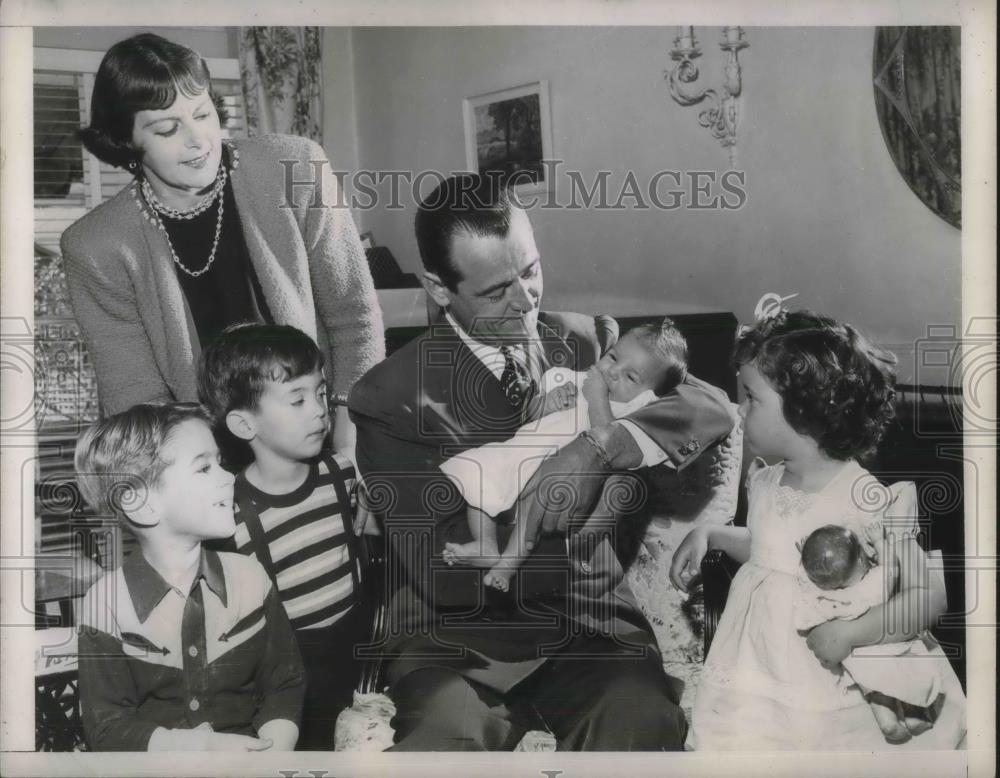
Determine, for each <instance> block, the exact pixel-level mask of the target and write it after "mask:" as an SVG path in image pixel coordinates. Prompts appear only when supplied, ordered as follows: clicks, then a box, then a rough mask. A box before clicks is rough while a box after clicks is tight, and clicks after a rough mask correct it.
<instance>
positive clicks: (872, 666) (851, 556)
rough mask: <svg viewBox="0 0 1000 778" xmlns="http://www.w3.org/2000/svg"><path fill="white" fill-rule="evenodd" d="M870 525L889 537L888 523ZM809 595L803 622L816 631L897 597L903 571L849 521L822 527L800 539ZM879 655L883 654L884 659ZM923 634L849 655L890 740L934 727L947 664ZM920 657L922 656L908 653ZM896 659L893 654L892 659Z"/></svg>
mask: <svg viewBox="0 0 1000 778" xmlns="http://www.w3.org/2000/svg"><path fill="white" fill-rule="evenodd" d="M880 526H881V525H880V524H879V525H878V527H879V529H878V532H874V531H866V534H869V535H871V537H872V539H873V540H877V541H878V542H879V543H882V542H883V541H882V540H881V529H880ZM800 552H801V555H802V568H803V571H804V573H805V576H804V577H802V578H800V587H801V589H802V594H803V597H802V601H801V603H800V607H799V608H798V609H797V611H796V627H797V628H798V629H799V630H803V631H804V630H808V629H811V628H812V627H814V626H816V625H817V624H821V623H823V622H826V621H830V620H832V619H855V618H857V617H859V616H861V615H862V614H863V613H865V612H866V611H867V610H868V609H869V608H871V607H873V606H875V605H878V604H880V603H882V602H885V600H887V599H888V597H889V596H891V594H892V592H893V589H894V588H895V571H894V570H893V571H888V570H886V568H885V567H884V566H880V565H878V564H877V560H878V557H881V558H883V559H892V556H891V555H887V554H884V553H882V554H878V552H876V554H875V558H874V559H873V558H872V557H870V556H869V554H868V553H866V549H865V544H864V543H863V542H862V540H861V539H860V538H859V537H858V536H857V534H855V533H854V532H852V531H851V530H849V529H847V528H845V527H838V526H835V525H832V524H828V525H826V526H824V527H820V528H819V529H817V530H814V531H813V532H812V533H811V534H810V535H809V536H808V537H807V538H806V540H805V541H804V542H803V543H802V544H801V546H800ZM874 657H879V658H881V659H882V661H877V660H876V659H874ZM928 657H929V651H928V649H927V647H926V646H925V644H924V642H923V641H922V640H921V639H920V638H919V637H917V638H915V639H914V640H911V641H907V642H903V643H892V644H883V645H878V646H871V647H867V648H862V649H856V650H855V651H854V653H853V654H852V655H851V656H849V657H848V658H847V659H845V660H844V662H843V666H844V669H845V670H846V671H847V673H848V674H849V676H847V675H846V674H845V682H848V683H849V682H853V683H855V684H857V685H858V687H859V688H861V690H862V691H863V692H864V694H865V698H866V699H867V700H868V703H869V705H870V706H871V709H872V713H873V714H874V716H875V720H876V721H877V722H878V725H879V728H880V729H881V730H882V733H883V734H884V735H885V739H886V740H887V741H888V742H890V743H903V742H906V741H907V740H909V739H910V738H911V737H912V736H913V735H917V734H919V733H921V732H924V731H925V730H928V729H930V728H931V727H932V726H933V723H934V719H935V718H936V712H935V710H934V702H935V701H936V700H937V698H938V694H939V693H940V691H941V688H942V684H943V679H942V678H941V674H940V672H939V665H938V663H937V662H935V661H933V660H932V659H930V658H928ZM908 658H912V659H914V661H906V662H904V661H903V660H904V659H908ZM886 659H890V660H891V661H885V660H886Z"/></svg>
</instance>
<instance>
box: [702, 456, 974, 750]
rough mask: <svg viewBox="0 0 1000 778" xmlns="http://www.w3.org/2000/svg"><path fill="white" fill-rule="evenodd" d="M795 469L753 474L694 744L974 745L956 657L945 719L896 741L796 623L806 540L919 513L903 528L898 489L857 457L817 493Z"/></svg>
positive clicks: (755, 469)
mask: <svg viewBox="0 0 1000 778" xmlns="http://www.w3.org/2000/svg"><path fill="white" fill-rule="evenodd" d="M783 472H784V466H783V465H781V464H779V465H774V466H770V467H769V466H766V465H764V463H763V462H761V461H760V460H758V461H757V462H755V463H754V464H753V466H752V467H751V469H750V474H749V475H748V477H747V488H748V492H749V514H748V519H747V526H748V528H749V530H750V534H751V543H750V559H749V561H748V562H747V563H746V564H744V565H742V566H741V567H740V570H739V572H738V573H737V574H736V577H735V578H734V579H733V583H732V587H731V589H730V592H729V598H728V601H727V602H726V608H725V611H724V612H723V614H722V618H721V619H720V621H719V626H718V630H717V632H716V635H715V637H714V639H713V641H712V645H711V648H710V649H709V654H708V657H707V658H706V661H705V669H704V673H703V675H702V680H701V683H700V685H699V687H698V691H697V693H696V695H695V701H694V708H693V711H692V723H691V730H690V732H689V735H688V741H687V747H688V748H693V749H696V750H704V751H715V750H789V749H801V750H813V751H826V750H851V751H874V750H899V749H915V750H927V749H953V748H956V747H960V746H961V745H964V737H965V697H964V695H963V694H962V688H961V685H960V684H959V682H958V678H957V676H956V675H955V673H954V672H953V671H952V670H951V668H950V667H947V668H946V670H945V676H944V681H943V684H942V690H941V694H943V695H944V697H943V702H942V704H941V709H940V714H939V716H938V719H937V721H936V722H935V724H934V726H933V727H932V728H931V729H929V730H928V731H926V732H924V733H922V734H920V735H917V736H916V737H914V738H912V739H911V740H910V741H908V742H907V743H905V744H903V745H891V744H889V743H887V742H886V740H885V738H884V736H883V735H882V731H881V730H880V729H879V727H878V724H877V723H876V721H875V718H874V716H873V714H872V712H871V709H870V708H869V705H868V703H867V702H866V701H865V699H864V697H863V696H862V692H861V690H860V689H859V688H858V686H856V685H854V684H845V683H843V682H841V675H842V673H843V669H842V668H837V670H827V669H826V668H824V667H823V666H822V665H821V664H820V662H819V660H818V659H817V658H816V656H815V655H814V654H813V653H812V651H810V650H809V647H808V646H807V645H806V639H805V636H804V635H803V634H800V633H799V632H798V631H797V630H796V628H795V614H796V605H797V603H798V601H799V597H800V589H799V585H798V582H797V575H798V572H799V570H800V561H799V560H800V554H799V550H798V548H797V547H796V543H798V542H799V541H800V540H802V539H804V538H805V537H806V536H807V535H808V534H809V533H810V532H812V531H813V530H814V529H817V528H818V527H821V526H823V525H826V524H836V525H839V526H844V527H848V528H850V529H851V530H853V531H855V532H857V533H858V534H859V535H861V536H864V531H865V528H866V527H868V526H869V525H871V524H872V523H873V522H877V521H882V520H883V519H884V525H885V527H886V530H887V531H892V532H893V533H895V534H896V536H897V537H898V536H899V534H900V533H901V532H904V531H906V532H913V531H914V530H915V518H916V517H915V516H912V517H909V519H908V521H906V524H907V526H906V527H903V526H901V524H900V521H901V519H900V518H898V517H895V516H893V517H892V518H891V519H890V518H889V517H888V516H885V515H884V514H886V506H887V505H888V503H889V499H888V490H887V489H886V488H885V487H883V486H881V485H880V484H879V483H878V481H877V480H876V479H875V478H874V477H873V476H871V475H870V474H869V473H868V472H867V471H866V470H864V469H863V468H862V467H861V466H860V465H858V464H857V463H855V462H847V463H845V466H844V467H843V469H842V470H841V471H840V472H839V473H838V474H837V475H836V476H835V477H834V478H833V479H832V480H831V481H830V483H829V484H827V485H826V487H825V488H824V489H823V490H822V491H820V492H818V493H816V494H806V493H803V492H800V491H797V490H794V489H790V488H788V487H785V486H781V485H780V481H781V476H782V474H783ZM890 528H891V530H890ZM931 654H932V655H933V659H934V660H935V661H940V662H942V664H943V665H947V659H946V658H945V657H944V654H943V652H942V651H941V648H940V646H937V645H934V646H933V649H932V651H931ZM922 661H930V660H929V659H927V660H922Z"/></svg>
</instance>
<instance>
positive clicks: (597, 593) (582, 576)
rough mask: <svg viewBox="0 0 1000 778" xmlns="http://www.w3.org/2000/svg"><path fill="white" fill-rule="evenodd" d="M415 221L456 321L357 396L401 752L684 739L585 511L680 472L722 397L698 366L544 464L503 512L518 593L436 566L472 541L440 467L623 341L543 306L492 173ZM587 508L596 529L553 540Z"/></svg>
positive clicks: (677, 744) (508, 429)
mask: <svg viewBox="0 0 1000 778" xmlns="http://www.w3.org/2000/svg"><path fill="white" fill-rule="evenodd" d="M416 232H417V242H418V245H419V249H420V255H421V259H422V261H423V264H424V268H425V273H424V276H423V281H424V285H425V287H426V289H427V292H428V294H429V295H430V296H431V297H432V299H433V300H434V301H435V302H436V303H437V304H438V305H440V306H442V307H443V308H444V310H445V313H444V316H443V317H442V318H441V319H440V320H439V321H438V322H436V323H435V324H434V325H433V326H432V327H431V329H430V330H429V331H428V332H427V333H425V334H424V335H422V336H420V337H419V338H417V339H416V340H414V341H412V342H411V343H409V344H407V345H406V346H404V347H403V348H402V349H400V350H399V351H397V352H396V353H394V354H393V355H392V356H391V357H390V358H389V359H387V360H385V361H384V362H382V363H381V364H379V365H377V366H376V367H374V368H373V369H372V370H370V371H369V372H368V373H367V374H366V375H365V376H364V377H363V378H362V379H361V380H360V381H359V382H358V383H357V384H356V385H355V387H354V389H353V391H352V392H351V396H350V400H349V404H350V411H351V416H352V418H353V419H354V421H355V424H356V425H357V430H358V442H357V454H358V465H359V467H360V469H361V471H362V474H363V475H364V477H365V483H366V487H367V490H368V493H369V495H370V498H371V500H372V503H373V504H372V506H371V507H372V509H373V510H374V511H375V512H376V513H378V514H379V515H381V516H382V517H383V518H384V520H385V531H386V536H387V540H388V542H389V548H390V559H391V560H393V561H392V565H393V566H392V567H391V568H390V573H389V576H390V578H389V580H390V581H391V582H392V584H393V585H394V584H395V583H396V582H398V583H399V584H401V585H400V586H399V589H398V590H397V591H396V593H395V595H394V598H393V601H392V602H391V603H390V606H389V630H388V634H389V636H390V637H389V638H388V641H387V643H386V644H384V645H382V646H379V647H377V648H376V649H375V650H378V651H381V652H382V654H383V655H384V656H387V657H390V658H392V660H393V661H392V662H391V664H390V665H389V668H388V681H389V684H390V694H391V696H392V697H393V699H394V701H395V703H396V708H397V714H396V717H395V719H394V722H393V724H394V727H395V730H396V744H395V746H394V749H396V750H423V751H428V750H503V749H511V748H513V747H514V746H515V745H516V744H517V742H518V741H519V740H520V738H521V737H522V735H523V734H524V732H525V731H526V730H528V729H533V728H535V729H540V728H544V729H548V730H550V731H551V732H552V733H553V734H554V735H555V737H556V739H557V741H558V742H559V747H560V748H561V749H563V750H636V751H648V750H679V749H681V748H682V745H683V742H684V737H685V734H686V731H687V724H686V722H685V720H684V716H683V714H682V712H681V711H680V709H679V708H678V707H677V705H676V703H677V699H676V695H675V694H674V692H673V687H672V686H671V684H670V683H669V682H668V679H667V676H666V675H665V674H664V672H663V669H662V666H661V663H660V658H659V653H658V651H657V650H656V644H655V639H654V638H653V635H652V631H651V629H650V627H649V625H648V624H647V623H646V621H645V619H644V618H643V617H642V615H641V613H640V612H639V609H638V608H637V607H636V605H635V601H634V599H633V597H632V595H631V592H629V590H628V586H627V585H626V584H625V583H624V580H623V571H622V568H621V565H620V564H618V561H617V559H616V558H615V556H614V551H613V549H612V548H611V546H610V544H609V543H608V542H607V541H608V538H606V537H600V533H596V534H595V532H593V531H592V530H593V528H594V526H595V524H599V523H600V522H596V523H595V522H592V521H591V518H588V516H587V514H588V513H589V512H590V510H591V508H592V506H593V505H594V502H595V501H596V498H597V497H598V493H599V490H600V486H601V484H602V483H603V480H604V477H605V475H606V474H607V473H608V472H610V471H612V470H624V469H628V468H634V467H638V466H643V465H650V464H654V463H659V462H662V461H663V460H665V459H670V460H671V462H672V463H673V465H674V466H675V467H678V468H681V467H684V466H685V465H686V464H688V463H689V462H690V461H692V460H693V459H694V457H696V456H697V454H698V453H700V451H701V450H702V449H703V448H704V447H707V446H709V445H711V444H712V443H714V442H715V441H717V440H719V439H720V438H722V437H723V436H725V435H726V434H727V433H728V432H729V430H730V429H731V427H732V424H733V421H732V417H731V415H730V412H729V404H728V401H727V399H726V397H725V395H724V394H723V393H722V392H721V391H719V390H717V389H715V388H714V387H710V386H708V385H707V384H705V383H704V382H701V381H699V380H698V379H696V378H694V377H692V376H688V377H686V378H685V379H684V381H682V382H681V383H680V384H679V385H678V386H677V387H676V388H675V389H674V390H672V391H671V392H669V393H667V394H666V395H665V396H664V397H663V398H660V399H658V400H656V401H655V402H653V403H651V404H649V405H647V406H645V407H644V408H642V409H640V410H638V411H636V412H634V413H633V414H631V415H630V416H629V417H627V419H626V420H624V421H622V422H612V423H609V424H606V425H603V426H599V427H597V428H594V429H592V430H590V431H588V432H586V433H585V434H584V435H582V436H580V437H578V438H577V439H576V440H575V441H573V442H572V443H570V444H569V445H568V446H566V447H565V448H563V449H562V450H561V451H560V452H559V454H557V455H556V456H554V457H552V458H550V459H548V460H546V461H545V462H544V463H543V464H542V466H541V467H540V468H539V469H538V471H537V472H536V473H535V475H534V476H533V477H532V481H531V482H529V483H528V485H527V486H526V488H525V489H524V490H522V492H521V497H520V498H519V503H518V504H517V505H516V506H515V507H514V508H513V509H512V511H510V512H508V513H513V514H516V515H517V517H518V518H517V520H516V526H517V528H518V531H519V532H520V531H523V532H525V533H526V537H525V543H524V546H525V547H526V548H527V550H529V551H530V552H532V553H531V555H530V556H529V557H528V558H527V559H526V560H524V562H523V564H522V565H521V566H520V567H519V568H518V570H517V573H516V575H515V576H513V578H512V580H511V581H510V586H509V590H508V591H507V592H500V591H497V590H495V589H487V588H486V587H484V586H483V581H482V579H483V570H481V569H475V568H461V567H448V566H447V565H446V564H444V563H443V560H442V558H441V555H442V552H443V550H444V548H445V544H447V543H468V542H469V541H471V540H472V535H471V534H470V532H469V527H468V522H467V521H466V505H465V503H464V501H463V500H462V498H461V496H460V495H459V493H458V491H457V489H456V487H455V486H454V485H453V484H452V482H451V481H450V480H449V479H448V478H447V477H446V476H445V475H444V474H443V473H442V472H441V470H440V469H439V468H440V465H441V463H442V462H443V461H444V460H445V459H446V458H447V457H449V456H452V455H454V454H458V453H461V452H462V451H465V450H468V449H470V448H472V447H474V446H478V445H481V444H484V443H489V442H493V441H500V440H505V439H507V438H510V437H511V436H512V435H513V434H514V433H515V432H516V431H517V430H518V428H519V427H521V426H522V424H524V423H525V422H526V421H530V420H532V419H536V418H538V416H539V414H540V412H541V406H542V402H541V398H540V397H539V392H538V391H537V388H538V380H539V378H540V377H541V375H542V374H543V373H544V372H545V370H546V369H548V368H549V367H553V366H558V365H563V366H566V367H569V368H571V369H574V370H586V369H588V368H589V367H591V366H592V365H594V364H595V363H596V361H597V360H598V359H599V358H600V356H601V354H602V353H603V352H604V351H605V350H607V348H608V347H609V346H610V345H612V344H613V342H614V340H615V338H616V336H617V333H616V332H613V331H608V330H605V329H604V328H602V327H600V326H599V325H598V324H597V323H595V320H594V319H593V318H590V317H585V316H581V315H578V314H545V313H540V312H539V307H540V304H541V296H542V270H541V260H540V257H539V254H538V250H537V248H536V246H535V241H534V236H533V233H532V229H531V224H530V222H529V220H528V216H527V214H526V213H525V212H524V211H523V210H521V209H520V208H518V207H517V206H516V205H515V204H514V203H513V202H512V201H511V199H510V196H509V194H508V193H507V192H506V191H503V190H502V189H500V188H499V187H497V186H496V182H495V180H494V179H489V178H486V179H483V178H480V177H478V176H460V177H453V178H450V179H448V180H446V181H444V182H443V183H442V184H441V185H440V186H439V187H438V189H437V190H435V191H434V192H433V193H431V195H430V196H429V197H428V198H427V199H426V200H425V201H424V202H423V203H422V204H421V206H420V208H419V210H418V214H417V220H416ZM602 335H603V336H604V338H603V342H602ZM553 487H556V488H553ZM560 487H566V488H568V489H570V490H571V491H572V496H573V499H569V500H558V499H557V500H556V502H553V501H552V500H550V499H548V498H549V497H552V496H555V497H556V498H558V497H559V496H560V493H561V494H562V496H565V495H566V489H562V488H560ZM573 513H579V514H581V516H582V517H583V518H584V525H583V529H582V530H581V531H580V532H578V533H576V534H574V535H572V537H571V538H569V539H564V538H562V537H552V536H551V533H552V532H553V531H557V530H558V531H561V532H563V533H565V530H566V526H567V522H568V520H569V518H570V517H571V515H572V514H573ZM546 533H548V536H547V537H545V536H544V535H546ZM499 540H500V542H501V543H504V542H506V538H500V539H499Z"/></svg>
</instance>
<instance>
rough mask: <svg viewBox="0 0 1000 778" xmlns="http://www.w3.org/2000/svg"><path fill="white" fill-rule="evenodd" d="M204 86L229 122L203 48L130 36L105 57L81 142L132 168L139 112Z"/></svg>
mask: <svg viewBox="0 0 1000 778" xmlns="http://www.w3.org/2000/svg"><path fill="white" fill-rule="evenodd" d="M205 90H208V93H209V95H211V97H212V102H213V103H214V104H215V110H216V111H218V113H219V123H220V124H223V125H224V124H225V122H226V118H227V114H226V109H225V106H224V105H223V103H222V98H221V97H220V96H219V95H218V94H217V93H216V92H215V91H214V90H213V89H212V80H211V76H210V75H209V72H208V66H207V65H206V64H205V60H204V59H202V58H201V55H200V54H198V52H196V51H192V50H191V49H189V48H188V47H187V46H181V45H180V44H178V43H173V42H172V41H168V40H167V39H166V38H161V37H160V36H159V35H154V34H153V33H148V32H147V33H142V34H140V35H134V36H132V37H131V38H126V39H125V40H123V41H119V42H118V43H116V44H115V45H114V46H112V47H111V48H110V49H108V50H107V52H106V53H105V55H104V59H102V60H101V65H100V67H99V68H98V69H97V75H96V76H95V77H94V92H93V95H92V97H91V100H90V105H91V108H90V126H89V127H85V128H83V129H82V130H80V132H79V133H78V134H79V137H80V140H81V141H82V142H83V145H84V146H86V147H87V151H89V152H91V153H92V154H93V155H94V156H95V157H97V158H98V159H99V160H101V161H102V162H106V163H108V164H109V165H115V166H116V167H122V168H126V169H127V168H128V164H129V163H130V162H137V161H138V157H139V152H138V150H137V149H136V148H135V147H134V146H133V145H132V128H133V126H134V125H135V115H136V114H137V113H138V112H139V111H158V110H163V109H164V108H169V107H170V106H171V105H173V103H174V100H176V99H177V93H178V92H180V93H181V94H184V95H185V96H188V97H191V96H193V95H198V94H201V93H202V92H204V91H205Z"/></svg>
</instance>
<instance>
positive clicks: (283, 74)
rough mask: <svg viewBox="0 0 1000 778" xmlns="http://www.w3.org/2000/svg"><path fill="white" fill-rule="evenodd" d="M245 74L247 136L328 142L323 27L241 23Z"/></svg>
mask: <svg viewBox="0 0 1000 778" xmlns="http://www.w3.org/2000/svg"><path fill="white" fill-rule="evenodd" d="M240 75H241V80H242V82H243V98H244V101H245V105H246V117H247V135H250V136H253V135H260V134H263V133H269V132H280V133H287V134H290V135H301V136H303V137H306V138H312V139H313V140H314V141H316V142H317V143H322V142H323V137H322V135H323V128H322V117H323V103H322V91H321V83H320V30H319V27H242V28H240Z"/></svg>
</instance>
